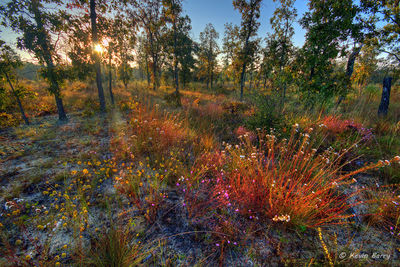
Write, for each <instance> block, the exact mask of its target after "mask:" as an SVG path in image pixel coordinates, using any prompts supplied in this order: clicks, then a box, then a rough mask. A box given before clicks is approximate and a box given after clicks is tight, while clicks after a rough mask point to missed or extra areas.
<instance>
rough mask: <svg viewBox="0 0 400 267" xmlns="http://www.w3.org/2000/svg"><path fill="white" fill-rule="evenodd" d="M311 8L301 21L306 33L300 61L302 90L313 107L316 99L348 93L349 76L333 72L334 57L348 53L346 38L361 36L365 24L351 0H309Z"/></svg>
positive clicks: (324, 99)
mask: <svg viewBox="0 0 400 267" xmlns="http://www.w3.org/2000/svg"><path fill="white" fill-rule="evenodd" d="M309 10H310V11H309V12H306V13H305V15H304V17H303V18H302V20H301V25H302V26H303V28H305V29H306V30H307V33H306V42H305V44H304V46H303V48H302V49H301V51H299V58H298V61H297V62H298V63H299V65H298V70H299V76H298V78H299V81H300V89H301V92H302V93H306V94H305V95H304V96H305V98H306V100H307V103H308V104H310V105H311V106H313V104H314V103H315V102H316V100H317V99H319V100H322V101H320V103H322V104H323V103H324V102H325V101H326V100H328V99H330V98H331V97H333V96H334V95H337V94H339V95H345V91H346V89H347V88H348V84H349V83H348V82H349V81H350V78H349V77H348V76H347V77H346V75H345V73H343V74H340V73H337V72H335V71H334V60H335V59H336V58H337V57H338V56H339V55H340V56H345V55H346V48H347V46H345V45H343V44H344V42H345V41H348V40H349V38H352V39H353V40H355V41H357V42H358V41H359V39H361V38H362V35H361V34H360V33H361V28H362V25H361V24H360V23H358V22H357V16H358V15H359V14H360V13H359V12H360V9H359V7H357V6H356V5H355V4H354V3H353V1H352V0H343V1H335V0H327V1H323V2H322V1H317V0H310V2H309ZM350 66H351V65H350Z"/></svg>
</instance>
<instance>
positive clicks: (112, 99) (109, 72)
mask: <svg viewBox="0 0 400 267" xmlns="http://www.w3.org/2000/svg"><path fill="white" fill-rule="evenodd" d="M110 50H111V49H110ZM111 72H112V68H111V51H109V58H108V78H109V81H108V82H109V86H108V90H109V91H110V99H111V104H112V105H114V95H113V92H112V73H111ZM125 88H126V86H125Z"/></svg>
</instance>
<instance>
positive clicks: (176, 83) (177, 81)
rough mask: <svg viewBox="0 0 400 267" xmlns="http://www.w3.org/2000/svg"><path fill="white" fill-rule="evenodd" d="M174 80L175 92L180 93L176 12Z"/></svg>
mask: <svg viewBox="0 0 400 267" xmlns="http://www.w3.org/2000/svg"><path fill="white" fill-rule="evenodd" d="M173 28H174V80H175V92H176V94H177V95H178V94H179V80H178V79H179V77H178V56H177V53H178V52H177V45H178V44H177V33H176V31H177V30H176V14H174V27H173Z"/></svg>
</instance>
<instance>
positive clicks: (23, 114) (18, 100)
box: [4, 72, 29, 125]
mask: <svg viewBox="0 0 400 267" xmlns="http://www.w3.org/2000/svg"><path fill="white" fill-rule="evenodd" d="M4 74H5V75H6V78H7V82H8V84H9V85H10V87H11V91H12V92H13V95H14V96H15V99H16V100H17V103H18V107H19V111H20V112H21V116H22V119H24V121H25V123H26V125H29V120H28V118H27V117H26V115H25V112H24V108H23V107H22V103H21V100H20V99H19V96H18V94H17V92H16V91H15V90H14V86H13V85H12V83H11V80H10V77H8V74H7V73H6V72H4Z"/></svg>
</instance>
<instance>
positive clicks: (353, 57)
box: [336, 45, 363, 108]
mask: <svg viewBox="0 0 400 267" xmlns="http://www.w3.org/2000/svg"><path fill="white" fill-rule="evenodd" d="M362 47H363V45H361V46H360V47H357V48H354V49H353V52H352V53H351V54H350V56H349V59H348V60H347V67H346V77H347V79H348V85H349V86H351V84H350V79H351V76H352V75H353V71H354V63H355V62H356V59H357V56H358V54H359V53H360V51H361V48H362ZM345 98H346V96H345V95H341V96H339V99H338V101H337V103H336V108H338V107H339V105H340V104H341V103H342V101H343V100H344V99H345Z"/></svg>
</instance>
